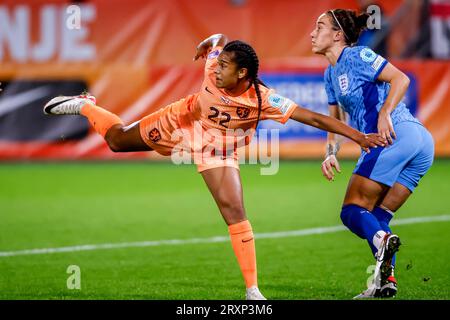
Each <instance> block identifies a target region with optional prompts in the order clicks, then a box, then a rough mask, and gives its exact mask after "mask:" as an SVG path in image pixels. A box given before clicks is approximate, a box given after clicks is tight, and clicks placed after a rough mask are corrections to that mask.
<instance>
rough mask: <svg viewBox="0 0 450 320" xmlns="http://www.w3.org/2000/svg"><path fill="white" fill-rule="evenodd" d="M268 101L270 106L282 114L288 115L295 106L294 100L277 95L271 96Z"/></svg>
mask: <svg viewBox="0 0 450 320" xmlns="http://www.w3.org/2000/svg"><path fill="white" fill-rule="evenodd" d="M268 101H269V104H270V106H272V107H274V108H278V109H280V112H281V113H282V114H286V112H287V111H288V110H289V108H290V107H291V106H292V105H293V104H294V102H293V101H292V100H290V99H288V98H285V97H283V96H280V95H279V94H275V93H273V94H271V95H269V98H268Z"/></svg>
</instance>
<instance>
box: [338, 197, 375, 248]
mask: <svg viewBox="0 0 450 320" xmlns="http://www.w3.org/2000/svg"><path fill="white" fill-rule="evenodd" d="M341 220H342V222H343V223H344V225H345V226H346V227H347V228H349V229H350V231H351V232H353V233H354V234H356V235H357V236H358V237H360V238H362V239H366V240H367V241H369V243H370V244H372V241H373V237H374V236H375V234H376V233H377V232H378V231H382V230H383V228H382V227H381V226H380V222H379V221H378V219H377V218H376V217H375V216H374V215H373V214H372V213H370V211H368V210H367V209H365V208H362V207H360V206H357V205H354V204H348V205H345V206H343V207H342V211H341Z"/></svg>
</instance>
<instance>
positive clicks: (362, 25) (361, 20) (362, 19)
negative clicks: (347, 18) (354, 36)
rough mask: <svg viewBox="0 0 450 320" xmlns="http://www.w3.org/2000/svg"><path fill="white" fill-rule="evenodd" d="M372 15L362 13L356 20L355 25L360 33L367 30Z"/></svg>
mask: <svg viewBox="0 0 450 320" xmlns="http://www.w3.org/2000/svg"><path fill="white" fill-rule="evenodd" d="M369 17H370V15H369V14H368V13H362V14H360V15H359V16H357V17H356V18H355V25H356V28H357V29H358V30H359V31H362V30H364V29H366V28H367V19H369Z"/></svg>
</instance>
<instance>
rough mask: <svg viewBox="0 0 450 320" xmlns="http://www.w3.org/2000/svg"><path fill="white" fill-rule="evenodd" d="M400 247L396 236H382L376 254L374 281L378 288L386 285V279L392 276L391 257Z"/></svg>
mask: <svg viewBox="0 0 450 320" xmlns="http://www.w3.org/2000/svg"><path fill="white" fill-rule="evenodd" d="M400 245H401V242H400V238H399V237H398V236H397V235H395V234H390V233H388V234H386V235H385V236H384V239H383V242H382V243H381V247H380V248H379V249H378V252H377V254H376V258H377V264H376V266H375V272H374V279H375V284H376V286H377V287H378V288H381V287H382V286H384V285H386V284H388V278H389V277H391V276H392V274H393V267H392V257H393V256H394V254H395V253H396V252H397V251H398V250H399V248H400ZM394 279H395V278H394Z"/></svg>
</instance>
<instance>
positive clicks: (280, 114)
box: [261, 89, 297, 124]
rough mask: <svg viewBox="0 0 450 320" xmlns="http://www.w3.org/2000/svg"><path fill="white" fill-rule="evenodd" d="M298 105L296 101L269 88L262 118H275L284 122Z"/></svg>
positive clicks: (264, 99)
mask: <svg viewBox="0 0 450 320" xmlns="http://www.w3.org/2000/svg"><path fill="white" fill-rule="evenodd" d="M296 107H297V104H296V103H295V102H294V101H292V100H290V99H288V98H285V97H283V96H281V95H279V94H277V93H275V90H273V89H271V90H267V91H266V92H265V94H264V96H263V103H262V106H261V120H275V121H277V122H280V123H283V124H284V123H286V122H287V121H288V120H289V118H290V116H291V115H292V113H293V112H294V110H295V108H296Z"/></svg>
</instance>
